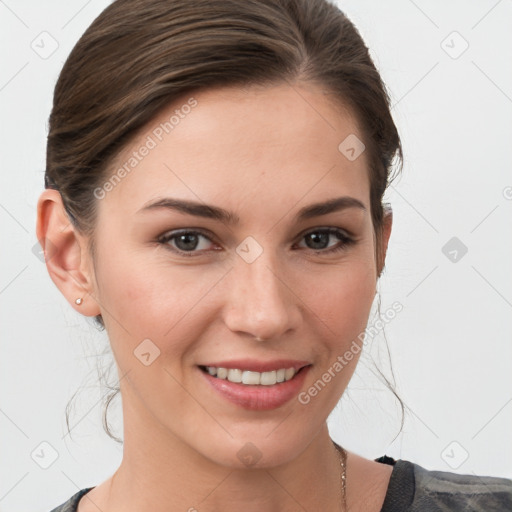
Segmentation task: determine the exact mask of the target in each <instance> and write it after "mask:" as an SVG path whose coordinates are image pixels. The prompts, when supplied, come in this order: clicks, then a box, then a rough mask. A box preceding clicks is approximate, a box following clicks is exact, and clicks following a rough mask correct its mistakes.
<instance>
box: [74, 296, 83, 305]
mask: <svg viewBox="0 0 512 512" xmlns="http://www.w3.org/2000/svg"><path fill="white" fill-rule="evenodd" d="M82 302H83V299H82V298H81V297H79V298H78V299H76V300H75V304H77V305H78V306H80V304H82Z"/></svg>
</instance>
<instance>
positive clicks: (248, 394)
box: [198, 366, 310, 411]
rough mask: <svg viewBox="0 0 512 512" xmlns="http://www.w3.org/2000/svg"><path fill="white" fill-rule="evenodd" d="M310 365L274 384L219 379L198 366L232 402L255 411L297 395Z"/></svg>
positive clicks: (279, 404) (271, 407) (206, 377)
mask: <svg viewBox="0 0 512 512" xmlns="http://www.w3.org/2000/svg"><path fill="white" fill-rule="evenodd" d="M309 368H310V367H309V366H306V367H304V368H302V369H301V370H300V371H299V372H298V373H296V374H295V375H294V377H293V379H291V380H288V381H286V382H280V383H278V384H274V385H272V386H262V385H258V386H251V385H246V384H238V383H235V382H230V381H229V380H226V379H218V378H217V377H213V376H212V375H210V374H209V373H206V372H204V371H203V370H201V369H200V368H198V370H199V372H201V374H202V375H203V376H204V378H205V379H206V380H207V381H208V383H209V384H210V385H211V386H212V387H213V389H215V391H217V392H219V393H220V394H221V395H222V396H223V397H224V398H226V399H228V400H229V401H230V402H232V403H234V404H236V405H239V406H241V407H243V408H244V409H250V410H253V411H267V410H270V409H277V408H278V407H280V406H282V405H284V404H285V403H286V402H288V401H289V400H291V399H292V398H293V397H294V396H296V395H297V394H298V393H299V391H300V389H301V387H302V385H303V383H304V378H305V377H306V373H307V372H308V371H309Z"/></svg>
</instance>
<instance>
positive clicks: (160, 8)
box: [45, 0, 404, 440]
mask: <svg viewBox="0 0 512 512" xmlns="http://www.w3.org/2000/svg"><path fill="white" fill-rule="evenodd" d="M298 82H303V83H306V82H310V83H315V84H319V85H321V86H322V87H323V88H324V89H326V90H328V91H329V92H330V93H332V95H333V98H334V99H335V100H338V101H339V103H340V105H342V106H345V107H346V108H348V109H349V110H350V111H351V112H353V113H354V115H355V116H356V119H357V122H358V125H359V126H360V128H361V129H362V132H363V134H364V143H365V145H366V151H367V155H368V161H369V169H368V172H369V178H370V202H371V215H372V221H373V226H374V232H375V239H376V248H377V251H379V249H380V246H381V244H380V240H381V229H382V224H383V217H384V206H383V203H382V200H383V195H384V192H385V191H386V188H387V187H388V185H389V184H390V183H391V181H392V180H393V179H394V177H395V176H396V173H395V172H394V171H395V169H400V168H401V165H398V166H396V167H395V166H394V165H393V164H394V162H395V161H396V162H398V163H399V164H401V162H402V149H401V143H400V138H399V135H398V131H397V129H396V127H395V124H394V122H393V119H392V116H391V113H390V101H389V97H388V94H387V92H386V88H385V86H384V84H383V82H382V80H381V77H380V75H379V73H378V71H377V70H376V68H375V66H374V64H373V62H372V59H371V57H370V55H369V52H368V48H367V47H366V45H365V43H364V41H363V40H362V38H361V36H360V34H359V32H358V31H357V29H356V28H355V27H354V25H353V24H352V22H351V21H350V20H349V19H348V18H347V17H346V16H345V15H344V14H343V13H342V12H341V11H340V9H339V8H338V7H337V6H336V5H335V4H333V3H330V2H329V1H328V0H194V1H190V0H116V1H114V2H113V3H112V4H111V5H109V6H108V7H107V8H106V9H105V10H104V11H103V12H102V13H101V14H100V15H99V16H98V17H97V18H96V19H95V20H94V21H93V23H92V24H91V25H90V26H89V28H88V29H87V30H86V31H85V33H84V34H83V35H82V37H81V38H80V39H79V41H78V42H77V44H76V45H75V47H74V48H73V50H72V51H71V53H70V55H69V57H68V58H67V60H66V62H65V64H64V66H63V68H62V71H61V73H60V76H59V79H58V81H57V84H56V86H55V92H54V102H53V108H52V111H51V114H50V119H49V134H48V144H47V162H46V172H45V187H46V188H53V189H56V190H58V191H59V192H60V194H61V196H62V200H63V203H64V207H65V209H66V212H67V214H68V215H69V217H70V221H71V222H72V223H73V225H74V226H75V228H76V229H77V230H78V231H79V232H81V233H83V234H85V235H87V236H88V239H89V251H90V253H91V255H92V256H93V258H94V254H95V251H94V227H95V220H96V213H97V208H96V207H97V201H98V199H97V198H96V197H95V195H94V193H93V191H94V190H95V189H96V188H97V187H98V186H101V184H102V183H104V182H105V181H106V179H107V176H108V174H109V172H112V169H111V163H112V161H113V159H114V158H115V157H116V155H117V154H118V153H119V152H120V150H122V149H123V148H124V147H126V145H127V144H128V143H129V142H130V140H131V139H132V138H133V137H134V136H135V135H136V134H137V132H138V131H139V130H140V129H141V128H142V127H143V126H145V125H146V124H147V123H148V122H149V121H151V120H152V119H153V118H154V117H155V116H156V115H157V114H158V113H159V112H160V111H161V110H162V109H163V108H164V107H166V106H168V105H169V104H171V103H173V102H174V101H175V100H177V99H178V98H180V97H183V96H184V95H185V94H191V93H192V92H195V91H199V90H201V89H209V88H212V87H222V86H237V85H238V86H241V87H243V86H251V85H262V86H266V85H277V84H282V83H288V84H290V85H291V84H293V83H298ZM340 142H341V141H340ZM395 159H396V160H395ZM376 257H377V258H380V254H379V253H377V254H376ZM95 320H96V322H97V323H98V325H99V326H100V327H101V328H104V324H103V319H102V318H101V315H98V316H97V317H96V318H95ZM381 375H382V374H381ZM382 376H383V375H382ZM383 377H384V376H383ZM384 380H385V382H386V385H387V386H388V387H389V388H390V389H391V391H392V392H393V393H394V394H395V396H396V398H397V399H398V401H399V402H400V405H401V409H402V425H401V428H402V427H403V413H404V405H403V403H402V401H401V400H400V398H399V397H398V395H397V394H396V392H395V390H394V389H393V388H392V386H391V385H390V383H389V381H388V380H387V379H386V378H385V377H384ZM117 392H119V389H118V388H117V389H116V390H115V392H114V395H115V393H117ZM112 398H113V396H112V395H111V396H110V397H109V398H108V401H107V407H106V408H105V412H104V427H105V429H106V431H107V434H109V435H111V433H110V430H109V428H108V422H107V421H106V413H107V408H108V403H110V402H111V400H112ZM68 405H69V404H68ZM66 419H67V420H68V416H67V414H66ZM68 427H69V422H68ZM111 437H112V436H111ZM115 439H116V438H115ZM116 440H117V439H116Z"/></svg>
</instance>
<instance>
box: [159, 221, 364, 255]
mask: <svg viewBox="0 0 512 512" xmlns="http://www.w3.org/2000/svg"><path fill="white" fill-rule="evenodd" d="M313 233H321V234H329V235H339V238H340V244H339V245H337V246H335V247H332V248H331V249H318V250H315V249H310V250H311V251H313V252H314V253H316V254H319V253H321V254H333V253H337V252H340V251H344V250H346V249H347V248H348V247H349V246H351V245H354V244H355V243H356V240H355V239H353V238H351V237H349V236H348V235H347V234H346V233H345V232H344V231H343V230H341V229H337V228H317V229H314V230H312V231H308V232H307V233H304V234H303V235H302V237H301V239H302V238H305V237H306V236H308V235H311V234H313ZM182 235H199V236H202V237H204V238H206V239H207V240H209V241H210V242H213V240H211V238H210V237H209V236H208V235H206V234H205V233H203V232H202V231H197V230H180V231H171V232H169V233H167V234H164V235H162V236H160V237H159V238H158V239H157V242H158V243H160V244H162V245H164V246H165V247H166V249H168V250H170V251H172V252H174V253H177V254H178V255H180V256H181V255H182V256H186V257H197V256H199V255H201V251H182V250H181V249H177V248H175V247H171V246H170V245H169V243H168V242H170V241H171V240H173V239H175V238H177V237H179V236H182ZM306 249H308V248H306Z"/></svg>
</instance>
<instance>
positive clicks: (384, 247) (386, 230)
mask: <svg viewBox="0 0 512 512" xmlns="http://www.w3.org/2000/svg"><path fill="white" fill-rule="evenodd" d="M392 225H393V210H392V209H391V205H390V204H389V203H386V204H385V205H384V215H383V218H382V228H381V240H380V247H379V262H378V276H379V277H380V275H381V274H382V271H383V270H384V265H385V263H386V254H387V251H388V243H389V238H390V236H391V228H392Z"/></svg>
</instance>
